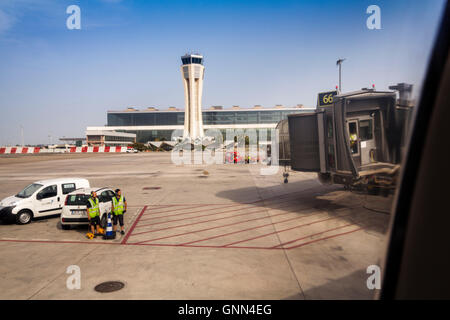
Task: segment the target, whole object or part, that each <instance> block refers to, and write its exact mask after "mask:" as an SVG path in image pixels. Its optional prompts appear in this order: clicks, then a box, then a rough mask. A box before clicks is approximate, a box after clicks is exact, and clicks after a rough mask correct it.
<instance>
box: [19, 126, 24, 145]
mask: <svg viewBox="0 0 450 320" xmlns="http://www.w3.org/2000/svg"><path fill="white" fill-rule="evenodd" d="M20 135H21V137H22V147H24V146H25V141H24V138H23V126H22V125H20Z"/></svg>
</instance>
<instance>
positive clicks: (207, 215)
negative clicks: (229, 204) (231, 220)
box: [138, 208, 248, 228]
mask: <svg viewBox="0 0 450 320" xmlns="http://www.w3.org/2000/svg"><path fill="white" fill-rule="evenodd" d="M219 209H221V208H219ZM246 209H248V208H240V209H234V210H225V211H219V212H216V213H211V214H203V215H200V216H193V217H187V218H181V219H175V220H169V221H160V222H155V223H150V224H143V225H140V226H138V228H142V227H149V226H154V225H157V224H162V223H169V222H176V221H182V220H188V219H196V218H201V217H210V216H214V215H217V214H222V213H228V212H234V211H239V210H246ZM209 210H210V209H207V210H200V211H191V212H189V213H198V212H206V211H209ZM189 213H187V214H189ZM171 216H172V215H170V216H168V217H171ZM158 218H165V217H164V216H162V217H158ZM147 220H148V219H147ZM147 220H145V221H147ZM142 221H144V220H142Z"/></svg>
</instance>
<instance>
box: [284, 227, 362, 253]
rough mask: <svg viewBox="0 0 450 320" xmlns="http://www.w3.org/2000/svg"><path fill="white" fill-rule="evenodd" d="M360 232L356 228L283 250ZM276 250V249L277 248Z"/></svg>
mask: <svg viewBox="0 0 450 320" xmlns="http://www.w3.org/2000/svg"><path fill="white" fill-rule="evenodd" d="M360 230H363V228H357V229H354V230H351V231H347V232H343V233H338V234H334V235H332V236H328V237H324V238H319V239H314V240H311V241H308V242H304V243H301V244H298V245H296V246H292V247H288V248H285V249H287V250H290V249H294V248H299V247H303V246H306V245H308V244H311V243H314V242H318V241H322V240H327V239H331V238H336V237H340V236H344V235H347V234H349V233H353V232H356V231H360ZM277 249H278V248H277Z"/></svg>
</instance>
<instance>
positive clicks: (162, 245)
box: [129, 243, 281, 250]
mask: <svg viewBox="0 0 450 320" xmlns="http://www.w3.org/2000/svg"><path fill="white" fill-rule="evenodd" d="M129 245H135V246H150V247H184V248H213V249H264V250H281V248H270V247H226V248H224V247H221V246H211V245H206V246H199V245H186V246H182V245H179V244H166V243H130V244H129Z"/></svg>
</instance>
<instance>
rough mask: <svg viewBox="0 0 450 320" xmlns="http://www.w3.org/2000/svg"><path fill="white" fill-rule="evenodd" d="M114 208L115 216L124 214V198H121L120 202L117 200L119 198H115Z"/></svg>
mask: <svg viewBox="0 0 450 320" xmlns="http://www.w3.org/2000/svg"><path fill="white" fill-rule="evenodd" d="M113 206H114V214H115V215H116V216H117V215H119V214H123V210H124V201H123V196H120V199H119V200H117V197H114V198H113Z"/></svg>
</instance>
